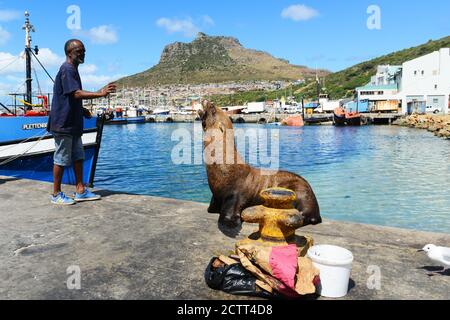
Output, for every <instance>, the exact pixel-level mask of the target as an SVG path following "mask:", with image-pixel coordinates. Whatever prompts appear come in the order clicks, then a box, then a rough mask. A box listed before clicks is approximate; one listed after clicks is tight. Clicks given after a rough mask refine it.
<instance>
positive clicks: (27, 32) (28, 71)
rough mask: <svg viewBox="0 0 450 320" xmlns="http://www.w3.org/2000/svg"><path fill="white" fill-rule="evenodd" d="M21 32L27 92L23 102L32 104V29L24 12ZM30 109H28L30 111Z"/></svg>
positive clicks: (28, 15) (27, 14)
mask: <svg viewBox="0 0 450 320" xmlns="http://www.w3.org/2000/svg"><path fill="white" fill-rule="evenodd" d="M22 30H25V58H26V84H27V92H26V95H25V101H26V102H28V103H29V104H32V98H33V96H32V92H33V89H32V85H31V82H32V81H33V79H32V78H31V32H34V27H33V25H32V24H31V23H30V14H29V13H28V12H25V25H24V26H23V28H22ZM30 108H31V107H28V109H30Z"/></svg>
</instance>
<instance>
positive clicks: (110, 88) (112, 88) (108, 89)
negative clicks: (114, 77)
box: [100, 82, 117, 97]
mask: <svg viewBox="0 0 450 320" xmlns="http://www.w3.org/2000/svg"><path fill="white" fill-rule="evenodd" d="M116 90H117V86H116V83H115V82H111V83H109V84H108V85H106V86H105V87H103V88H102V89H101V90H100V93H101V94H102V96H103V97H107V96H109V95H110V94H111V93H115V92H116Z"/></svg>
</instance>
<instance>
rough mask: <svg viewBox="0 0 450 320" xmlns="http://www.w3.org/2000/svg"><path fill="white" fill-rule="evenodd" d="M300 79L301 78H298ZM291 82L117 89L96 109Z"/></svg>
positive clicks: (175, 101)
mask: <svg viewBox="0 0 450 320" xmlns="http://www.w3.org/2000/svg"><path fill="white" fill-rule="evenodd" d="M298 81H300V82H302V81H304V80H298ZM291 84H292V83H290V82H286V81H248V82H227V83H209V84H197V85H164V86H157V87H156V86H155V87H145V88H130V87H122V88H119V89H118V91H117V93H116V94H114V95H112V96H111V97H109V98H108V99H97V100H95V102H87V104H88V105H89V104H90V103H94V104H95V106H96V107H97V108H106V107H116V106H142V107H146V108H150V109H154V108H157V107H159V106H166V107H177V106H189V105H191V104H192V103H193V101H194V102H197V101H199V100H201V99H203V98H205V97H209V96H213V95H228V94H229V95H232V94H236V93H239V92H245V91H252V90H261V91H272V90H280V89H284V88H287V87H288V86H289V85H291Z"/></svg>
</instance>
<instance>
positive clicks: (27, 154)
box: [0, 12, 105, 186]
mask: <svg viewBox="0 0 450 320" xmlns="http://www.w3.org/2000/svg"><path fill="white" fill-rule="evenodd" d="M25 17H26V20H25V26H24V30H25V32H26V39H27V43H26V46H25V57H26V84H27V90H26V93H25V94H16V93H14V94H12V96H14V97H16V96H20V95H23V96H24V99H23V100H19V101H20V102H21V103H22V104H23V105H19V106H17V105H15V106H14V107H15V108H14V111H12V110H10V109H9V108H8V107H7V106H5V105H3V104H0V107H1V108H3V109H4V112H2V114H1V116H0V176H7V177H14V178H25V179H31V180H38V181H46V182H52V181H53V164H54V161H53V156H54V152H55V141H54V139H53V136H52V135H51V134H50V133H48V132H47V124H48V121H49V117H48V112H49V106H48V101H47V98H43V97H45V96H44V95H42V94H40V95H39V96H37V97H33V92H32V86H31V83H32V78H31V57H32V56H33V57H34V58H35V59H36V60H37V61H38V62H39V60H38V58H37V57H36V55H37V50H36V49H35V50H36V54H35V53H33V52H32V49H31V36H30V32H31V31H32V30H34V27H33V26H32V25H31V23H30V20H29V14H28V13H27V12H26V13H25ZM41 65H42V64H41ZM45 71H46V70H45ZM33 98H35V99H36V98H37V99H38V100H39V101H42V102H41V104H33V103H32V102H33ZM17 109H19V110H17ZM104 119H105V118H104V116H100V117H94V118H91V119H85V120H84V131H83V137H82V141H83V147H84V150H85V161H84V163H83V166H84V175H83V179H84V181H83V183H84V184H86V185H88V186H92V185H93V183H94V177H95V171H96V167H97V160H98V156H99V152H100V145H101V140H102V134H103V125H104V122H105V120H104ZM62 182H63V184H71V185H75V184H76V180H75V173H74V171H73V167H70V168H68V170H65V172H64V176H63V180H62Z"/></svg>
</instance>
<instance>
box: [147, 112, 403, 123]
mask: <svg viewBox="0 0 450 320" xmlns="http://www.w3.org/2000/svg"><path fill="white" fill-rule="evenodd" d="M290 116H295V115H293V114H273V113H260V114H234V115H230V119H231V120H232V121H233V123H259V124H266V123H274V122H282V121H283V120H285V119H287V118H289V117H290ZM402 116H403V115H401V114H398V113H364V114H362V118H363V123H364V124H391V123H392V122H393V121H395V120H397V119H398V118H401V117H402ZM196 119H197V120H198V116H197V115H148V116H146V120H147V122H151V123H154V122H181V123H183V122H187V123H192V122H194V121H196ZM304 120H305V123H306V124H322V123H326V122H333V114H332V113H314V114H305V116H304Z"/></svg>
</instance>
